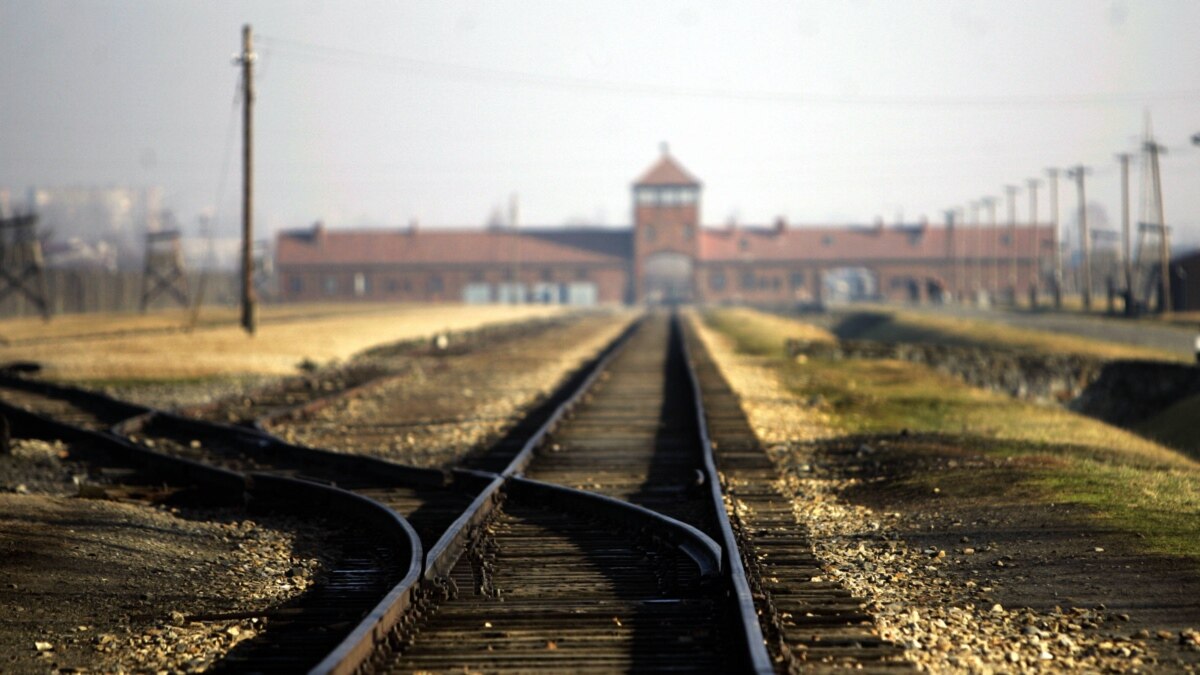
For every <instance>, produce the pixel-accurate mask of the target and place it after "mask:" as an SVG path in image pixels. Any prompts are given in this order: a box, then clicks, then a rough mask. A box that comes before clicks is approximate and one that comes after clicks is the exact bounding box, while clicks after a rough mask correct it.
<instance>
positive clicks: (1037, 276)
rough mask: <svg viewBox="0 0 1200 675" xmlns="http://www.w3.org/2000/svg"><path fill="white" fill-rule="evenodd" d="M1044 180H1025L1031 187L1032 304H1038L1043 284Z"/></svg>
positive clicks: (1026, 184)
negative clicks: (1040, 199) (1041, 209)
mask: <svg viewBox="0 0 1200 675" xmlns="http://www.w3.org/2000/svg"><path fill="white" fill-rule="evenodd" d="M1041 184H1042V181H1040V180H1038V179H1037V178H1029V179H1026V181H1025V186H1026V187H1028V188H1029V224H1030V225H1032V226H1033V278H1032V280H1031V281H1030V284H1029V285H1030V287H1031V288H1032V289H1033V290H1032V293H1033V295H1032V296H1030V297H1032V298H1034V302H1033V303H1032V304H1034V305H1036V304H1037V301H1036V299H1037V292H1038V290H1040V289H1041V286H1042V236H1041V228H1039V227H1038V203H1037V193H1038V187H1040V186H1041Z"/></svg>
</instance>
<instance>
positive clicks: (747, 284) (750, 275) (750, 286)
mask: <svg viewBox="0 0 1200 675" xmlns="http://www.w3.org/2000/svg"><path fill="white" fill-rule="evenodd" d="M755 281H756V279H755V278H754V272H742V290H743V291H752V290H754V285H755Z"/></svg>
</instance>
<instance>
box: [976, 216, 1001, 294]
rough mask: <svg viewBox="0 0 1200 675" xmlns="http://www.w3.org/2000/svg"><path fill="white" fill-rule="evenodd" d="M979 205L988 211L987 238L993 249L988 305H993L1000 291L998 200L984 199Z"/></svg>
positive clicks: (988, 285)
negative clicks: (997, 224)
mask: <svg viewBox="0 0 1200 675" xmlns="http://www.w3.org/2000/svg"><path fill="white" fill-rule="evenodd" d="M979 204H980V205H981V206H983V208H985V209H987V212H988V228H989V232H988V235H987V238H988V240H989V241H991V249H992V254H991V256H989V257H990V258H991V265H992V273H991V277H992V283H991V284H987V283H986V282H985V285H986V286H987V287H988V303H989V304H991V303H992V302H993V301H995V295H996V291H998V290H999V289H1000V235H999V233H998V228H997V227H996V198H995V197H982V198H980V200H979Z"/></svg>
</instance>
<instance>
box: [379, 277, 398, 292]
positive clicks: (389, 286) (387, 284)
mask: <svg viewBox="0 0 1200 675" xmlns="http://www.w3.org/2000/svg"><path fill="white" fill-rule="evenodd" d="M399 286H400V284H398V283H396V280H395V279H388V280H386V281H384V282H383V289H384V290H385V291H387V292H388V293H395V292H396V289H397V288H399Z"/></svg>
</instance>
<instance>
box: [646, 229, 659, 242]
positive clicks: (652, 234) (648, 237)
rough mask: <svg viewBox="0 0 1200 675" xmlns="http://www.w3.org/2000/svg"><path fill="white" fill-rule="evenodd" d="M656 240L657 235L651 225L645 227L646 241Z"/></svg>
mask: <svg viewBox="0 0 1200 675" xmlns="http://www.w3.org/2000/svg"><path fill="white" fill-rule="evenodd" d="M657 238H658V233H657V232H656V231H655V230H654V226H653V225H647V226H646V241H654V240H655V239H657Z"/></svg>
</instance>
